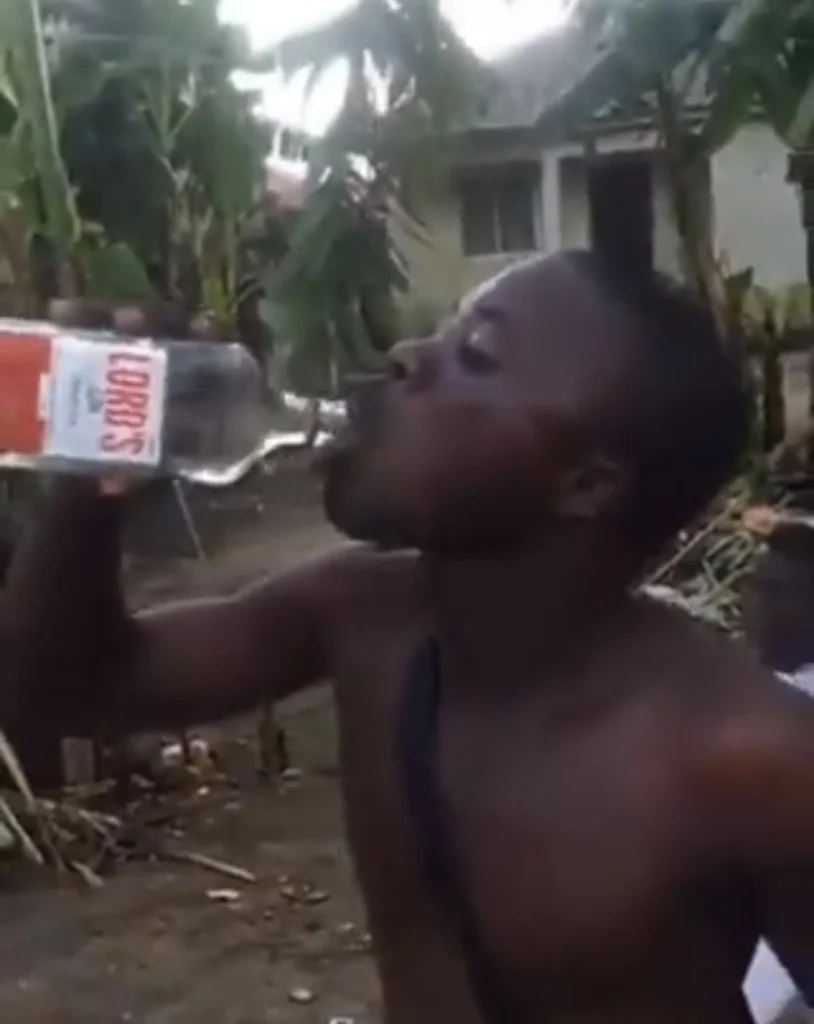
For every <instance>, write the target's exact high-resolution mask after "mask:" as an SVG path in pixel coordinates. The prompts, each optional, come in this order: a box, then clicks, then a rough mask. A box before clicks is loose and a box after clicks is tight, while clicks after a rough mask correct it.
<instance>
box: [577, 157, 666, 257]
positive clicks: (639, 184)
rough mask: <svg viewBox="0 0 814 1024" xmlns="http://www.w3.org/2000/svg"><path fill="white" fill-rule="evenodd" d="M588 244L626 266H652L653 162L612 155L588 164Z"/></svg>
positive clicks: (646, 158) (643, 158)
mask: <svg viewBox="0 0 814 1024" xmlns="http://www.w3.org/2000/svg"><path fill="white" fill-rule="evenodd" d="M588 204H589V211H590V218H591V220H590V224H591V244H592V246H593V248H594V249H595V250H596V251H597V252H600V253H602V254H603V255H606V256H607V257H608V258H609V259H611V260H613V261H614V262H623V263H624V264H625V265H626V266H627V268H628V269H636V268H641V270H643V271H649V270H652V269H653V165H652V162H651V160H650V158H649V157H648V156H638V155H637V156H628V155H627V154H626V155H624V156H612V157H608V158H607V159H604V160H601V161H598V162H596V163H592V164H590V165H589V167H588Z"/></svg>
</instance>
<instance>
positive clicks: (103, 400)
mask: <svg viewBox="0 0 814 1024" xmlns="http://www.w3.org/2000/svg"><path fill="white" fill-rule="evenodd" d="M166 389H167V353H166V351H165V350H164V349H161V348H156V347H153V346H152V345H149V344H146V343H143V342H134V343H123V342H109V341H101V340H100V341H90V340H87V339H85V338H78V337H72V336H70V335H64V334H61V335H59V337H57V338H54V339H53V340H52V346H51V365H50V371H49V373H48V379H47V383H46V386H45V388H44V389H43V391H44V404H45V407H46V408H45V410H44V411H45V416H44V420H45V438H44V444H43V448H42V453H43V454H44V455H50V456H59V457H61V458H65V459H78V460H83V461H88V462H109V463H122V464H130V465H139V466H157V465H158V464H159V463H160V461H161V455H162V450H161V435H162V430H163V426H164V401H165V397H166Z"/></svg>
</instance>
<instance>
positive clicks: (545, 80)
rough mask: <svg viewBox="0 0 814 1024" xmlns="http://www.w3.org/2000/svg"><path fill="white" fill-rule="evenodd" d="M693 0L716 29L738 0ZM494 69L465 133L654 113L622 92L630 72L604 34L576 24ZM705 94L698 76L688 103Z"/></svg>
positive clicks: (679, 68)
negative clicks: (569, 119) (622, 83)
mask: <svg viewBox="0 0 814 1024" xmlns="http://www.w3.org/2000/svg"><path fill="white" fill-rule="evenodd" d="M694 2H695V3H696V4H698V5H701V6H703V7H707V8H708V13H709V26H711V27H712V26H714V25H716V24H717V23H718V22H719V20H720V18H722V17H723V15H724V13H725V11H726V9H727V8H728V7H729V6H730V5H731V4H732V3H733V2H735V0H694ZM705 20H706V19H705ZM680 45H681V43H680V41H677V46H680ZM686 52H687V51H686V48H683V49H677V50H676V53H675V59H676V61H677V62H678V63H677V65H676V67H675V68H674V72H673V74H674V77H675V80H676V85H677V86H678V87H679V89H680V88H681V87H682V85H683V84H684V83H685V82H686V81H687V71H688V67H689V64H690V63H691V62H690V61H688V60H686V59H685V60H682V59H681V58H682V57H683V56H684V55H685V54H686ZM493 72H494V73H493V81H492V88H491V90H490V91H489V92H488V94H487V95H486V96H485V97H484V99H483V100H482V102H481V104H480V106H479V108H478V109H477V111H476V113H475V115H474V117H470V118H469V119H468V123H467V125H466V126H465V128H464V129H463V131H464V132H465V133H466V134H469V133H472V132H474V133H480V132H489V131H507V130H508V131H512V130H514V131H517V130H520V131H523V130H528V129H531V128H535V127H540V126H541V125H542V124H543V122H544V121H545V122H548V121H549V120H551V119H559V118H563V117H564V118H565V119H566V120H567V119H568V118H569V117H570V118H571V119H572V121H573V120H574V119H575V120H581V119H584V118H589V119H591V120H593V121H613V122H616V121H618V120H620V119H627V118H630V117H636V118H640V117H642V116H647V115H648V112H652V105H651V104H650V103H649V102H648V98H647V97H635V98H634V97H630V96H627V97H621V96H617V94H618V93H619V91H620V90H619V82H620V79H621V77H622V76H623V75H624V74H625V68H624V64H623V62H622V59H621V58H620V57H619V56H618V55H617V54H616V53H614V52H613V50H612V49H611V48H610V47H608V46H607V45H606V44H605V43H604V42H603V41H602V38H601V36H600V35H599V34H592V33H590V32H588V31H587V30H586V29H585V28H583V27H582V26H580V25H577V24H571V25H567V26H565V27H563V28H561V29H559V30H558V31H555V32H550V33H546V34H545V35H541V36H538V37H537V38H536V39H533V40H531V41H530V42H528V43H526V44H524V45H523V46H520V47H518V48H517V49H515V50H512V51H511V52H510V53H508V54H507V55H506V56H504V57H503V58H501V59H500V60H499V61H496V62H495V63H494V65H493ZM706 98H707V91H706V80H705V76H704V75H703V74H700V75H695V76H694V78H693V80H692V87H691V89H690V90H689V92H688V93H687V94H686V97H685V99H686V103H687V105H688V106H689V107H690V108H693V107H696V108H697V107H699V106H702V105H703V104H704V102H705V101H706Z"/></svg>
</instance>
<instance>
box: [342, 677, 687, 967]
mask: <svg viewBox="0 0 814 1024" xmlns="http://www.w3.org/2000/svg"><path fill="white" fill-rule="evenodd" d="M388 668H389V671H386V672H385V673H384V675H383V678H384V680H385V684H384V685H379V686H378V687H376V688H375V690H374V689H373V688H371V689H370V690H369V691H368V692H367V699H366V700H365V704H364V707H361V706H354V705H353V704H349V703H347V702H345V703H344V705H343V706H341V707H340V733H341V742H342V767H343V780H344V788H345V798H346V806H347V815H348V826H349V836H350V840H351V845H352V848H353V853H354V856H355V859H356V863H357V869H358V872H359V876H360V881H361V884H362V887H363V889H364V893H365V896H366V899H367V902H368V908H369V912H370V915H371V923H372V925H373V927H374V931H375V930H376V929H377V925H379V926H380V930H385V931H387V932H388V933H389V934H391V935H396V934H399V933H401V934H405V933H406V934H409V933H411V932H414V931H416V930H419V931H420V930H421V929H422V928H424V927H431V926H432V927H435V926H437V925H438V922H439V917H438V912H437V906H436V905H435V903H436V902H437V901H436V900H435V897H434V894H433V893H432V892H431V891H430V890H429V889H428V886H427V882H426V878H425V877H424V874H423V871H422V865H421V861H420V858H419V856H418V854H417V849H418V848H417V845H416V834H415V822H414V821H413V820H412V819H411V816H410V813H409V810H408V804H407V802H406V800H405V792H404V785H403V776H402V765H401V764H400V763H399V758H398V756H397V749H398V746H397V743H396V736H397V730H398V715H399V707H400V700H401V698H402V696H403V693H402V687H403V682H404V680H403V676H402V675H400V674H399V672H397V671H396V667H395V666H393V665H391V666H388ZM425 739H426V738H425ZM674 739H675V737H674V735H673V734H672V732H671V730H670V729H669V728H667V727H666V726H665V725H664V724H663V723H662V721H661V719H660V718H659V715H658V714H657V713H656V712H655V711H654V709H653V708H652V707H649V706H641V707H638V708H632V709H623V710H620V712H619V713H618V714H611V715H609V716H608V717H606V718H601V719H598V720H596V721H593V722H585V723H574V722H567V723H563V722H559V723H552V722H546V721H545V720H544V717H541V716H540V715H539V714H537V713H535V711H534V709H531V710H530V711H524V709H523V708H522V707H520V706H518V707H517V708H516V709H515V711H514V712H513V713H509V714H504V713H499V714H495V713H493V714H485V713H483V709H479V708H478V707H477V704H474V705H471V706H469V707H464V708H463V709H462V708H461V706H458V707H457V708H456V706H455V705H454V704H446V705H445V706H444V707H443V708H442V710H441V713H440V716H439V732H438V743H439V761H438V764H439V772H438V787H439V792H440V794H441V796H442V799H443V804H444V807H445V809H446V812H447V815H448V822H449V826H450V829H451V830H452V832H453V834H454V836H455V840H456V846H457V850H458V852H459V856H460V861H461V863H460V869H461V877H462V878H463V879H464V881H465V886H466V890H467V892H468V894H469V896H470V898H471V900H472V905H473V907H474V910H475V913H476V916H477V919H478V922H479V925H480V927H481V929H482V930H483V933H484V934H485V935H487V936H488V942H489V946H490V948H493V949H495V950H496V951H500V953H499V955H500V956H501V958H503V959H507V960H508V961H509V962H511V963H512V964H513V965H514V967H515V969H516V970H518V971H519V972H521V973H523V974H525V973H527V972H528V973H529V974H530V975H533V974H534V973H535V972H537V973H539V971H540V970H541V969H543V970H545V972H546V973H549V972H550V974H551V975H552V976H558V977H560V978H563V979H564V978H565V977H568V976H571V975H572V973H574V972H577V973H579V972H584V970H585V966H586V965H588V964H590V965H591V972H592V974H593V976H594V980H595V981H596V980H598V976H597V972H598V974H600V975H601V974H602V973H603V972H604V973H607V975H608V977H611V976H618V973H619V972H620V971H621V972H622V973H623V974H627V973H628V972H629V971H631V970H635V969H636V964H637V963H639V962H640V961H641V962H643V961H644V960H646V959H649V958H652V956H653V955H654V947H655V946H656V945H658V944H664V943H665V941H667V938H666V937H668V936H675V935H676V933H677V931H678V932H689V931H691V930H692V928H693V924H692V921H691V918H692V914H693V908H692V906H691V903H688V900H687V894H688V892H690V891H691V890H692V888H693V886H694V884H695V881H696V879H695V877H694V872H695V868H696V861H695V860H694V854H695V851H694V849H693V843H692V839H691V833H692V814H693V808H692V806H691V801H690V800H689V799H688V798H687V795H686V793H685V792H684V790H683V788H682V786H681V780H680V771H679V768H678V765H677V762H676V759H675V754H674V750H673V749H672V748H671V743H673V742H674ZM415 741H416V742H417V743H421V742H422V738H421V737H420V736H416V737H415ZM669 941H672V940H669Z"/></svg>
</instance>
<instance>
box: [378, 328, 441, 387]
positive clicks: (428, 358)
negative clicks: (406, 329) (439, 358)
mask: <svg viewBox="0 0 814 1024" xmlns="http://www.w3.org/2000/svg"><path fill="white" fill-rule="evenodd" d="M437 347H438V346H437V343H436V342H434V341H433V340H432V339H426V338H425V339H410V340H408V341H400V342H399V343H398V344H397V345H394V346H393V348H392V349H391V350H390V356H389V370H390V377H391V379H393V380H396V381H403V382H405V383H408V384H425V383H427V382H428V381H429V380H430V379H431V378H432V375H433V373H434V366H435V352H436V350H437Z"/></svg>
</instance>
